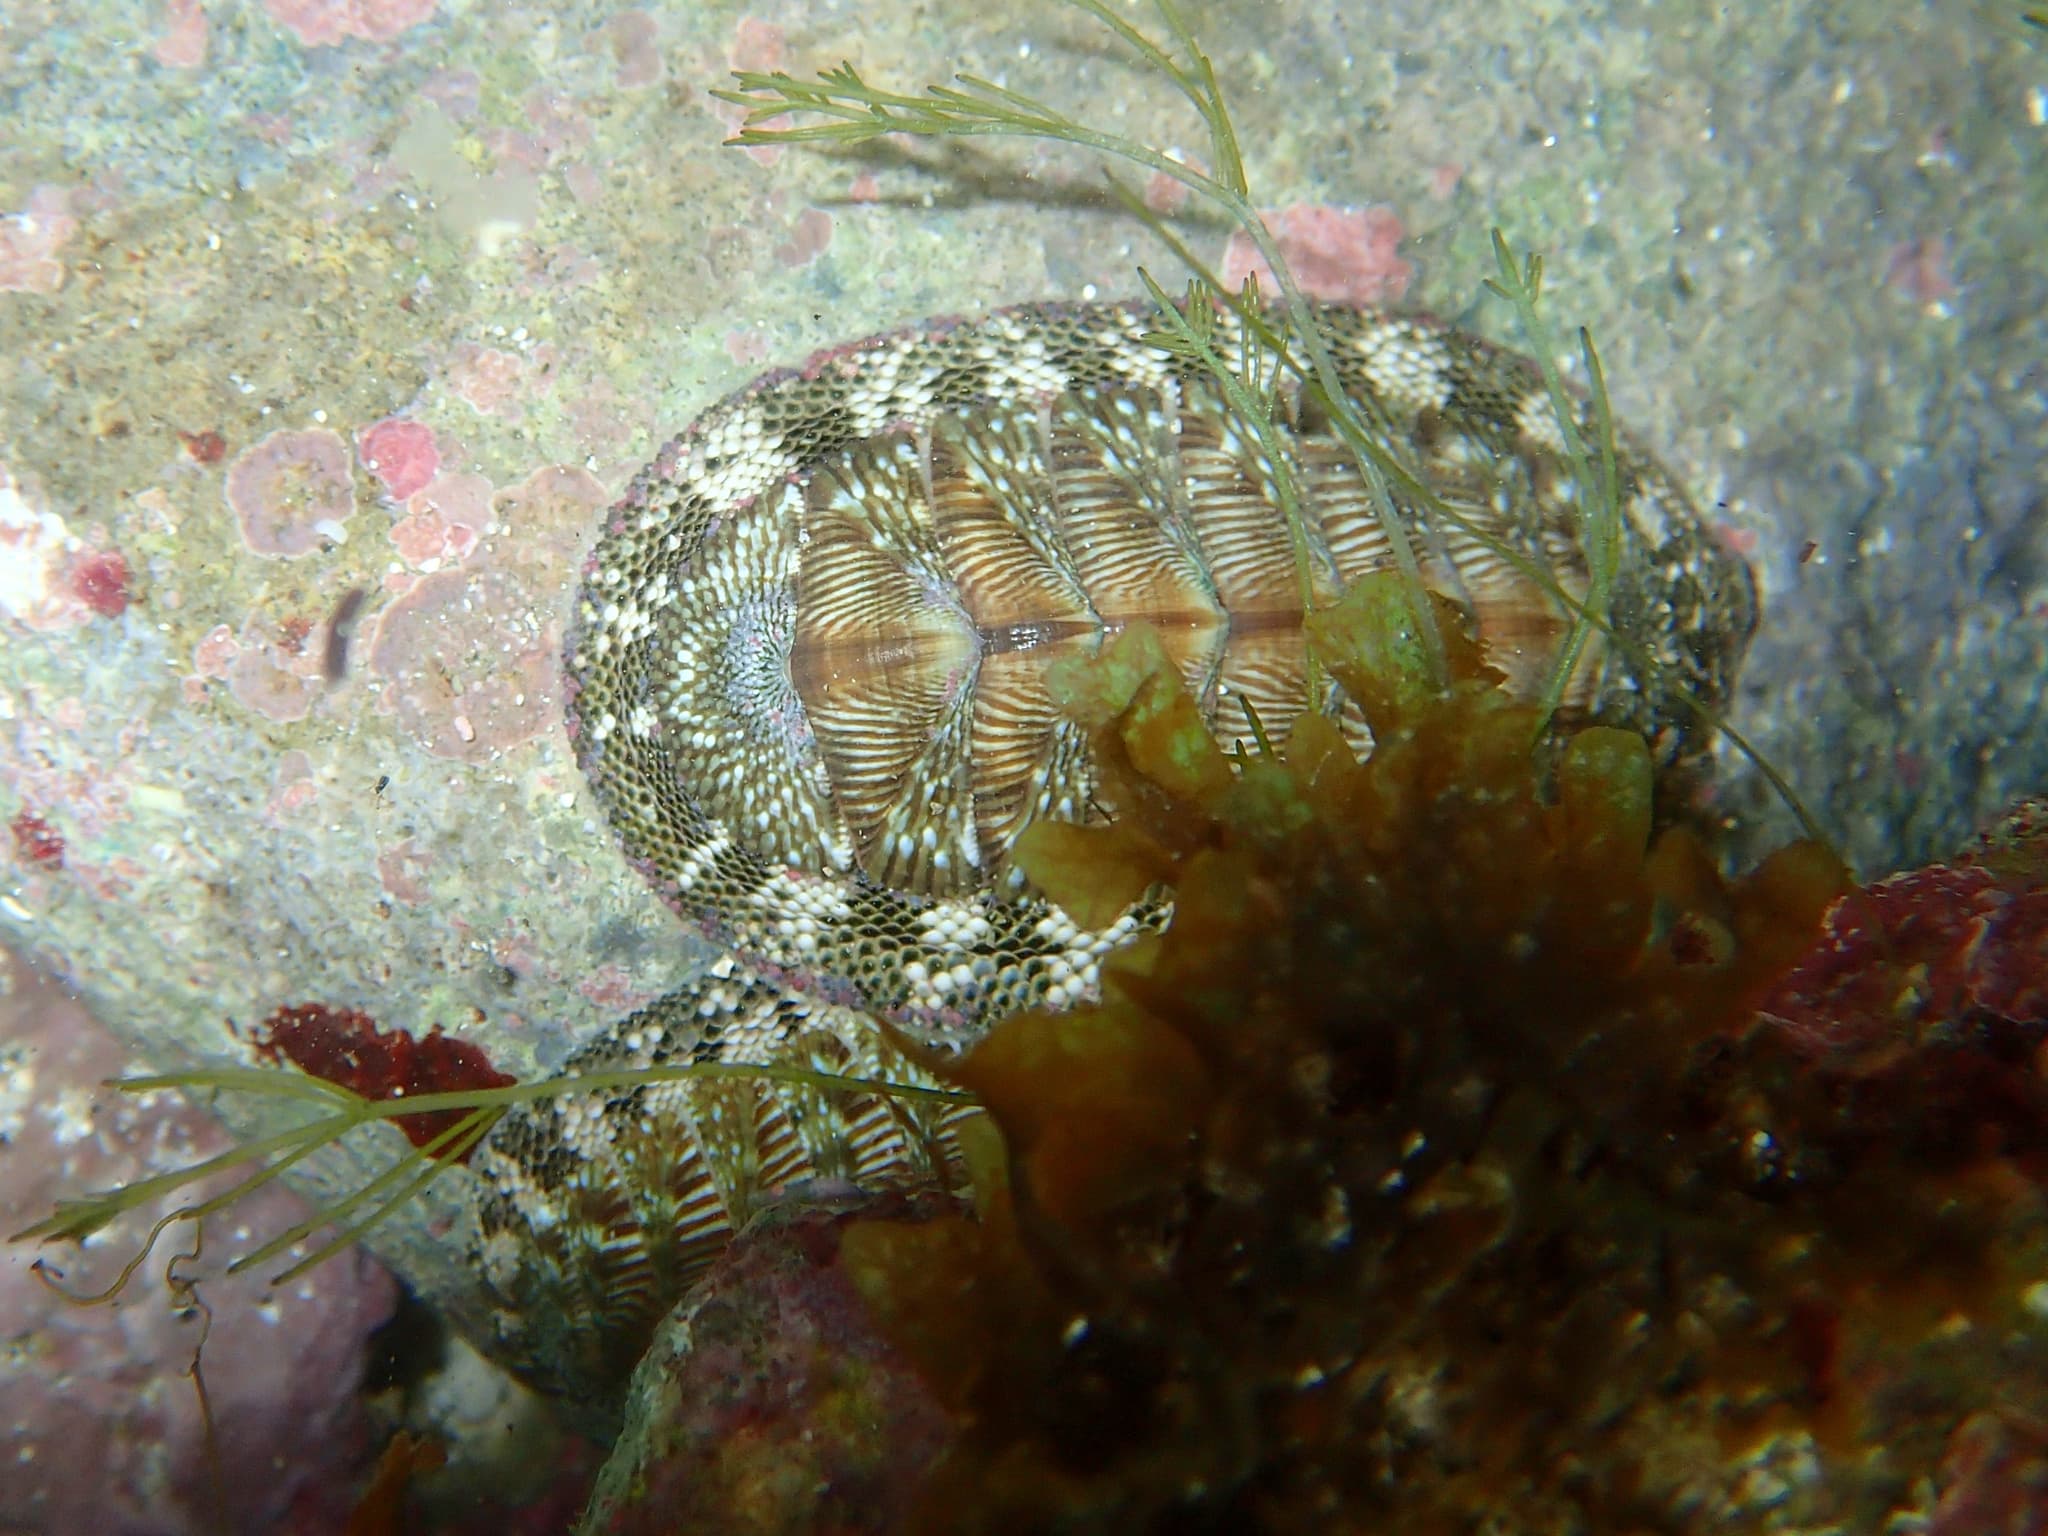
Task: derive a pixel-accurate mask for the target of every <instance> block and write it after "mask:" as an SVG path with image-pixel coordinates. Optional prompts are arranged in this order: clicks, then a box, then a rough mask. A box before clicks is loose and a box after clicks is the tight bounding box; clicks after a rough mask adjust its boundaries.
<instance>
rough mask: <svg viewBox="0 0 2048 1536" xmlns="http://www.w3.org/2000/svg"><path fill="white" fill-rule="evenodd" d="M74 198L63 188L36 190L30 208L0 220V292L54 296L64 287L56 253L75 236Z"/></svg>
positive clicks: (31, 194) (76, 221)
mask: <svg viewBox="0 0 2048 1536" xmlns="http://www.w3.org/2000/svg"><path fill="white" fill-rule="evenodd" d="M70 205H71V196H70V194H69V193H68V192H66V191H64V190H63V189H62V188H60V187H49V186H43V187H37V188H36V189H35V191H33V192H31V193H30V194H29V199H28V206H27V207H26V208H24V209H22V211H21V212H19V213H10V214H7V215H5V216H4V217H0V293H55V292H56V291H57V290H58V289H59V288H62V287H63V286H64V263H63V262H61V261H59V260H58V259H57V252H58V251H59V250H61V249H62V248H63V246H64V242H65V241H67V240H69V239H70V238H71V237H72V235H73V234H75V233H77V230H78V220H76V219H75V218H73V217H72V216H71V211H70Z"/></svg>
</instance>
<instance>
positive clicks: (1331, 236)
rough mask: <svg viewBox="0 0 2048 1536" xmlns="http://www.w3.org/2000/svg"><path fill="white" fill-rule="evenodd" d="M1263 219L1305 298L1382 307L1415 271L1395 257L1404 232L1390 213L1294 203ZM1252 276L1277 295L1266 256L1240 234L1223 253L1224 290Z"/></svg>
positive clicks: (1381, 209)
mask: <svg viewBox="0 0 2048 1536" xmlns="http://www.w3.org/2000/svg"><path fill="white" fill-rule="evenodd" d="M1265 217H1266V223H1267V225H1268V226H1269V227H1270V228H1271V229H1272V231H1273V237H1274V239H1275V240H1276V241H1278V242H1279V245H1280V254H1281V256H1283V257H1284V258H1285V259H1286V261H1287V265H1288V267H1289V269H1290V270H1291V271H1292V272H1293V273H1294V280H1295V281H1296V282H1297V283H1299V284H1300V285H1301V291H1302V292H1303V293H1304V294H1306V295H1307V296H1308V297H1310V298H1312V299H1321V300H1323V301H1324V302H1325V303H1330V304H1386V303H1391V302H1393V301H1394V300H1396V299H1399V298H1400V297H1401V296H1402V295H1403V294H1404V293H1406V292H1407V291H1408V280H1409V279H1410V278H1411V277H1412V276H1413V275H1414V268H1413V267H1411V266H1409V264H1408V263H1407V262H1405V261H1403V260H1402V259H1401V258H1400V256H1399V255H1398V254H1397V252H1398V249H1399V247H1400V244H1401V236H1402V233H1403V231H1402V228H1401V221H1400V219H1399V218H1397V217H1396V216H1395V214H1394V212H1393V210H1392V209H1390V208H1385V207H1379V206H1374V207H1371V208H1333V207H1331V206H1329V205H1328V204H1325V203H1294V204H1291V205H1289V206H1288V207H1286V208H1282V209H1281V210H1280V211H1279V212H1278V213H1268V214H1266V216H1265ZM1253 273H1256V274H1257V275H1258V279H1259V288H1260V291H1261V292H1263V293H1265V294H1267V295H1268V296H1271V295H1274V294H1277V293H1278V292H1279V291H1280V288H1279V284H1278V283H1276V282H1275V281H1274V279H1273V270H1272V268H1271V267H1269V266H1267V265H1266V259H1265V257H1263V256H1261V255H1260V254H1259V251H1258V247H1257V246H1255V245H1254V244H1252V241H1251V238H1250V237H1249V236H1248V235H1245V234H1244V233H1242V232H1241V231H1240V232H1238V233H1235V234H1233V235H1231V237H1230V241H1229V243H1228V244H1227V245H1226V246H1225V247H1224V250H1223V282H1224V285H1225V286H1226V287H1229V288H1232V289H1235V288H1236V287H1238V285H1239V284H1241V283H1242V282H1243V281H1244V280H1245V278H1246V276H1248V275H1250V274H1253Z"/></svg>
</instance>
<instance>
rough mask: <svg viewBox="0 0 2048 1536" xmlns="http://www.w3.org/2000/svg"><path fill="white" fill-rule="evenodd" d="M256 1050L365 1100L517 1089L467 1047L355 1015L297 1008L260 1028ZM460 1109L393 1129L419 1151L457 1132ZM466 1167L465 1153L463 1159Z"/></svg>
mask: <svg viewBox="0 0 2048 1536" xmlns="http://www.w3.org/2000/svg"><path fill="white" fill-rule="evenodd" d="M256 1049H257V1051H258V1053H259V1054H261V1055H262V1056H264V1057H266V1058H267V1059H268V1060H271V1061H278V1060H280V1059H282V1060H285V1061H289V1062H291V1063H292V1065H294V1066H296V1067H297V1068H298V1069H299V1070H300V1071H302V1072H305V1073H307V1074H308V1075H309V1076H312V1077H317V1078H319V1079H321V1080H322V1081H323V1082H329V1083H333V1084H335V1085H337V1086H338V1087H342V1088H346V1089H348V1090H349V1091H350V1092H352V1093H358V1094H361V1095H362V1096H363V1097H364V1098H366V1099H375V1100H378V1101H380V1102H381V1101H385V1100H390V1099H409V1098H418V1097H419V1096H420V1095H422V1094H428V1093H460V1092H464V1091H466V1090H469V1089H474V1088H505V1087H509V1086H510V1085H511V1084H513V1083H515V1082H517V1081H518V1079H517V1078H515V1077H513V1076H511V1075H510V1074H509V1073H505V1072H500V1071H499V1070H498V1069H497V1068H496V1067H493V1066H492V1065H491V1061H490V1058H489V1057H488V1056H486V1055H485V1054H484V1053H483V1052H482V1051H481V1050H479V1049H478V1048H477V1047H475V1046H473V1045H471V1044H469V1043H468V1042H467V1041H465V1040H455V1039H451V1038H450V1037H449V1036H447V1035H444V1034H442V1033H441V1031H440V1030H439V1029H438V1028H437V1029H435V1030H434V1031H433V1032H432V1033H430V1034H429V1035H427V1036H426V1038H425V1039H422V1040H415V1039H414V1038H413V1037H412V1036H411V1035H409V1034H407V1033H406V1032H405V1031H404V1030H402V1029H393V1030H385V1029H380V1028H379V1027H378V1025H377V1021H376V1020H375V1019H373V1018H371V1017H370V1016H369V1015H368V1014H367V1013H363V1012H362V1011H360V1010H359V1009H354V1008H332V1007H329V1006H328V1005H327V1004H325V1003H301V1004H299V1005H298V1006H296V1007H284V1008H280V1009H278V1010H277V1011H276V1012H275V1013H273V1014H272V1015H271V1016H270V1017H269V1018H267V1019H265V1020H264V1021H263V1034H262V1037H261V1039H260V1040H259V1041H258V1043H257V1046H256ZM464 1113H465V1112H464V1111H462V1110H459V1109H438V1110H430V1111H428V1112H426V1113H424V1114H418V1115H401V1116H399V1117H398V1120H397V1124H398V1128H399V1129H400V1130H402V1131H404V1132H405V1134H406V1135H407V1136H408V1137H410V1138H411V1139H412V1143H413V1145H414V1146H416V1147H424V1146H426V1145H427V1144H428V1143H429V1142H431V1141H433V1140H434V1138H435V1137H437V1136H439V1135H441V1134H442V1133H443V1132H445V1131H448V1130H450V1129H451V1128H453V1127H454V1126H455V1125H456V1124H458V1123H459V1122H460V1121H461V1120H462V1118H463V1114H464ZM463 1157H464V1159H465V1160H466V1159H467V1157H468V1153H467V1152H465V1153H464V1154H463Z"/></svg>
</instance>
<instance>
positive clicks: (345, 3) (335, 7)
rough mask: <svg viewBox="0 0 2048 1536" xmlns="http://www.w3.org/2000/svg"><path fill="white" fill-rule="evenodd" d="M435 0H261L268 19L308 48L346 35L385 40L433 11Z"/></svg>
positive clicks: (377, 40)
mask: <svg viewBox="0 0 2048 1536" xmlns="http://www.w3.org/2000/svg"><path fill="white" fill-rule="evenodd" d="M435 3H436V0H263V9H264V10H265V11H266V12H267V13H268V14H269V16H270V19H271V20H272V21H275V22H276V23H277V24H278V25H279V26H281V27H283V28H284V29H285V30H286V31H287V32H289V33H291V35H292V36H293V37H295V38H297V39H298V40H299V41H300V42H301V43H303V44H305V45H306V46H307V47H309V48H317V47H322V46H327V45H331V44H334V43H339V42H342V41H344V40H345V39H349V38H361V39H363V40H364V41H367V42H373V43H386V42H389V41H391V40H392V39H393V38H395V37H397V36H398V35H399V34H400V33H402V32H405V31H407V30H408V29H410V28H412V27H416V26H418V25H419V24H420V23H421V22H423V21H425V20H427V19H428V18H429V17H431V16H432V15H433V14H434V6H435Z"/></svg>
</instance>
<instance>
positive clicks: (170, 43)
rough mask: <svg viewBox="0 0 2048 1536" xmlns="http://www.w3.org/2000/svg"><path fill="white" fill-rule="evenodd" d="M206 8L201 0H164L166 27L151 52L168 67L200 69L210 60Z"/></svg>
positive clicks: (164, 26)
mask: <svg viewBox="0 0 2048 1536" xmlns="http://www.w3.org/2000/svg"><path fill="white" fill-rule="evenodd" d="M206 43H207V26H206V10H205V7H203V6H202V5H200V3H199V0H164V9H163V31H162V32H160V33H158V34H157V39H156V43H155V44H154V46H152V47H151V48H150V50H149V52H150V56H151V57H152V58H154V59H155V60H156V61H157V63H159V64H161V65H163V67H164V68H165V69H197V68H198V67H199V66H200V65H202V64H204V63H205V62H206Z"/></svg>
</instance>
